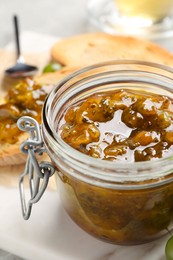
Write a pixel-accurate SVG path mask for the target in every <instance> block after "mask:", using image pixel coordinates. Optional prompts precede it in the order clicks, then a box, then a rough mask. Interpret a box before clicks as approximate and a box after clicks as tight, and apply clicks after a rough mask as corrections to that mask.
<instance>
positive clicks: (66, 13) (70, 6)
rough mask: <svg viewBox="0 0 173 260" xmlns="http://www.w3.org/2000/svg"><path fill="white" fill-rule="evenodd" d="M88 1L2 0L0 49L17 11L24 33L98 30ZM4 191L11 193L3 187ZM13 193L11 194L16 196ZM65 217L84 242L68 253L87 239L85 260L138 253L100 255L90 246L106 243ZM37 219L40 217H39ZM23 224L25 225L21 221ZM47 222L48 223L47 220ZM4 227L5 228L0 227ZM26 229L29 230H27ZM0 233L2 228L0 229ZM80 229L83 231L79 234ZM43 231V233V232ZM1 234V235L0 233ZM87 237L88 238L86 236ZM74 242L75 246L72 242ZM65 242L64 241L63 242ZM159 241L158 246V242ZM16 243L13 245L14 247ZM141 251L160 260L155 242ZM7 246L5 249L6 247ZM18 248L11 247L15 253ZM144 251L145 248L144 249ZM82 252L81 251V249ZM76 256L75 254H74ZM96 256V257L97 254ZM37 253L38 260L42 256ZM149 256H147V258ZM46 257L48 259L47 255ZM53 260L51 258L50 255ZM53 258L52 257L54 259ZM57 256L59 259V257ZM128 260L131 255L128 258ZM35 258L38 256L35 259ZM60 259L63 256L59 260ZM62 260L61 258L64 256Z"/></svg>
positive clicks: (170, 45) (0, 255) (171, 45)
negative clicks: (92, 22)
mask: <svg viewBox="0 0 173 260" xmlns="http://www.w3.org/2000/svg"><path fill="white" fill-rule="evenodd" d="M86 4H87V1H86V0H63V1H61V0H29V1H23V0H14V1H11V0H5V1H4V0H1V5H0V6H1V8H0V32H1V33H0V48H3V47H5V46H6V45H7V44H8V43H9V42H13V41H14V31H13V24H12V21H13V20H12V17H13V15H14V14H17V15H18V16H19V21H20V32H21V33H22V32H23V31H31V32H36V33H43V34H48V35H52V36H55V37H66V36H71V35H74V34H80V33H85V32H90V31H94V30H96V29H95V28H93V27H92V26H91V25H89V23H88V19H87V12H86ZM159 44H161V45H162V46H164V47H166V48H167V49H169V50H170V51H171V50H172V51H173V39H166V40H165V39H164V40H161V39H159ZM3 192H8V191H6V190H4V191H3ZM11 193H14V190H12V191H11ZM13 195H14V194H12V196H13ZM50 196H51V197H53V198H52V202H50V201H49V200H50V197H47V198H45V203H48V205H50V204H51V203H54V200H55V197H54V195H52V194H51V195H50ZM61 214H62V215H63V217H62V216H61V221H62V222H64V223H63V224H64V228H65V229H64V231H63V230H62V231H61V232H62V233H63V232H66V234H67V235H68V234H69V232H68V231H67V228H66V227H67V226H68V228H69V229H70V231H75V232H77V233H79V238H80V239H81V241H78V240H77V241H76V242H74V241H72V240H73V238H72V236H71V237H68V239H67V243H69V247H70V249H69V248H68V250H69V253H70V250H71V252H72V250H73V248H72V247H73V246H75V247H76V248H74V250H77V244H78V243H80V242H81V243H82V242H83V243H85V242H86V241H89V242H88V245H89V246H88V247H86V246H85V247H83V248H80V250H82V249H83V250H84V253H85V254H86V253H87V251H88V258H87V257H86V256H85V259H86V260H91V259H99V260H100V259H110V260H111V259H112V260H115V259H125V258H124V256H125V255H126V256H127V255H128V254H129V252H131V254H132V255H133V251H134V253H135V250H136V249H134V250H131V249H130V250H129V248H127V247H124V249H123V248H122V247H120V250H118V252H116V250H114V247H113V245H109V246H108V245H107V246H105V250H102V252H103V251H104V252H103V255H102V257H101V258H100V254H99V253H95V254H93V255H92V254H91V252H89V251H90V248H94V246H95V248H96V249H97V250H98V249H99V248H104V245H103V244H104V243H102V242H98V241H97V240H95V239H94V238H90V237H89V236H88V235H85V234H84V233H83V232H82V231H80V230H78V228H76V226H74V224H73V223H71V221H70V220H69V219H68V217H67V216H66V215H65V213H64V211H62V212H61ZM36 218H38V216H36ZM22 225H24V224H22ZM46 225H48V223H47V222H46ZM1 230H3V229H1ZM25 231H26V232H27V229H26V230H25ZM0 232H1V231H0ZM80 232H81V233H80ZM43 234H44V233H43ZM0 236H1V234H0ZM85 236H86V237H85ZM163 241H164V242H165V241H166V240H165V238H163V240H162V239H161V240H160V242H159V244H161V247H160V249H159V250H160V252H162V251H163V250H164V247H163V245H164V244H163V243H162V242H163ZM71 242H72V245H70V243H71ZM61 243H62V241H61ZM159 244H158V245H159ZM14 246H15V243H14V245H13V246H12V248H14ZM141 248H142V250H143V249H145V250H144V251H145V255H144V258H141V257H142V256H141V255H140V253H139V254H137V255H136V257H138V259H149V260H150V259H156V260H158V258H157V256H156V257H154V253H153V250H152V249H153V248H154V244H150V245H149V244H148V245H144V246H141ZM3 249H4V248H3ZM157 249H158V248H157ZM14 251H15V250H12V252H14ZM141 252H143V251H141ZM148 252H150V257H149V255H148ZM81 253H82V251H81ZM74 255H75V254H74ZM74 255H73V258H68V260H71V259H74V260H76V259H77V260H81V259H80V254H79V255H78V256H77V255H76V257H74ZM94 255H95V257H94ZM163 255H164V252H162V253H161V257H160V258H159V260H161V259H164V256H163ZM40 257H41V255H40V256H38V258H37V259H38V260H39V259H42V258H40ZM145 257H146V258H145ZM1 259H2V260H3V259H8V260H12V259H13V260H14V259H21V258H18V257H14V256H10V255H9V254H8V253H6V252H4V251H2V250H0V260H1ZM45 259H46V258H45ZM47 259H50V258H47ZM52 259H53V258H52ZM57 259H58V258H57ZM126 259H129V258H126ZM132 259H133V260H137V258H133V256H132ZM34 260H35V259H34ZM58 260H60V259H58ZM61 260H62V258H61Z"/></svg>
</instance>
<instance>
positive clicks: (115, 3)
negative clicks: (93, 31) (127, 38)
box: [88, 0, 173, 39]
mask: <svg viewBox="0 0 173 260" xmlns="http://www.w3.org/2000/svg"><path fill="white" fill-rule="evenodd" d="M88 17H89V19H90V21H91V22H92V23H93V24H95V26H97V27H99V28H100V29H101V30H102V31H105V32H108V33H111V34H128V35H136V36H142V37H144V38H150V39H154V38H163V37H169V36H173V0H89V1H88Z"/></svg>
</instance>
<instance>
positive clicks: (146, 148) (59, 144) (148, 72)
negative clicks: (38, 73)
mask: <svg viewBox="0 0 173 260" xmlns="http://www.w3.org/2000/svg"><path fill="white" fill-rule="evenodd" d="M117 113H118V115H117ZM42 121H43V123H42V137H43V142H44V144H45V147H46V150H47V152H48V154H49V156H50V158H51V161H52V163H53V165H54V166H55V168H56V172H57V174H56V179H57V189H58V192H59V194H60V197H61V200H62V203H63V206H64V207H65V209H66V211H67V212H68V214H69V215H70V217H71V218H72V219H73V220H74V221H75V222H76V223H77V224H78V225H79V226H80V227H81V228H82V229H84V230H85V231H86V232H88V233H90V234H91V235H93V236H95V237H96V238H99V239H101V240H104V241H107V242H110V243H115V244H120V245H134V244H141V243H145V242H149V241H152V240H154V239H156V238H158V237H160V236H162V235H164V234H165V233H167V232H168V231H170V230H171V229H172V227H173V154H172V151H173V71H172V70H171V69H170V68H167V67H163V66H161V65H156V64H153V63H147V62H138V61H112V62H108V63H102V64H97V65H93V66H90V67H86V68H84V69H81V70H79V71H77V72H75V73H73V74H71V75H69V76H68V77H65V78H64V79H63V80H61V81H60V82H59V83H58V84H57V86H56V88H55V89H54V90H53V91H52V92H51V93H50V95H49V96H48V98H47V100H46V102H45V104H44V107H43V114H42ZM110 122H111V123H110Z"/></svg>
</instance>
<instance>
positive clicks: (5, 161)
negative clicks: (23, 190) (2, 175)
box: [0, 67, 76, 166]
mask: <svg viewBox="0 0 173 260" xmlns="http://www.w3.org/2000/svg"><path fill="white" fill-rule="evenodd" d="M74 70H76V68H70V67H66V68H63V69H61V70H60V71H57V72H54V73H46V74H43V75H40V76H37V77H35V79H34V81H35V82H36V83H38V84H40V85H46V86H47V87H49V84H50V85H52V84H53V85H56V83H58V81H59V80H61V79H62V78H63V77H65V76H66V75H68V74H70V73H72V72H73V71H74ZM3 103H5V100H4V99H2V98H1V99H0V104H3ZM9 135H10V133H9ZM27 137H28V134H27V133H22V134H21V135H20V136H19V139H18V141H17V142H16V143H15V144H9V143H3V144H0V166H7V165H18V164H22V163H24V162H25V161H26V155H25V154H22V153H21V152H20V144H21V143H22V142H23V141H24V140H25V139H27Z"/></svg>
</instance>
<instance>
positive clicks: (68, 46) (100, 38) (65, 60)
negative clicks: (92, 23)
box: [51, 33, 173, 66]
mask: <svg viewBox="0 0 173 260" xmlns="http://www.w3.org/2000/svg"><path fill="white" fill-rule="evenodd" d="M51 56H52V59H53V60H55V61H58V62H60V63H61V64H63V65H73V66H78V65H80V66H85V65H91V64H94V63H98V62H104V61H109V60H116V59H118V60H119V59H133V60H142V61H151V62H156V63H160V64H165V65H169V66H173V55H172V54H171V53H169V52H168V51H166V50H165V49H163V48H162V47H160V46H159V45H157V44H154V43H152V42H149V41H146V40H142V39H137V38H134V37H128V36H113V35H108V34H105V33H88V34H82V35H77V36H73V37H70V38H66V39H63V40H61V41H58V42H57V43H55V44H54V45H53V46H52V48H51Z"/></svg>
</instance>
